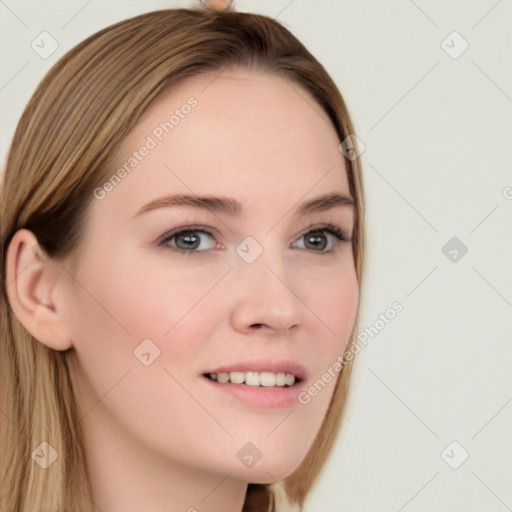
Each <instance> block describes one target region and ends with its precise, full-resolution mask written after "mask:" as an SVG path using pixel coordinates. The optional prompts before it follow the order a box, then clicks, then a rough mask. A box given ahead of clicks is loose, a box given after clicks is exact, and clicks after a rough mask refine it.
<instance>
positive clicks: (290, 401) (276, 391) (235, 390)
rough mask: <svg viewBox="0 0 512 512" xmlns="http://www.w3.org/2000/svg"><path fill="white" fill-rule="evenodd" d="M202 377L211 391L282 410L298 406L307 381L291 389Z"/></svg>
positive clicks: (298, 383) (251, 404) (260, 406)
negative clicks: (248, 384) (299, 396)
mask: <svg viewBox="0 0 512 512" xmlns="http://www.w3.org/2000/svg"><path fill="white" fill-rule="evenodd" d="M224 368H226V367H224ZM267 368H268V367H267ZM233 371H234V370H233ZM208 373H215V372H208ZM285 373H286V372H285ZM287 373H293V372H287ZM201 377H202V380H203V381H204V382H205V383H206V384H207V385H208V386H211V389H214V390H217V391H219V392H221V393H226V394H227V395H230V396H231V397H233V398H235V399H236V400H237V401H239V402H244V403H245V404H248V405H250V406H252V407H257V408H260V409H282V408H286V407H291V406H295V405H297V404H298V401H299V399H298V395H299V394H300V393H301V392H302V391H303V390H304V387H305V385H306V383H305V381H304V380H302V381H300V382H295V383H294V384H293V385H292V386H289V387H278V386H276V387H264V386H261V387H260V386H247V385H245V384H233V383H231V382H226V383H225V384H221V383H220V382H217V381H216V380H212V379H209V378H208V377H206V376H205V375H202V376H201Z"/></svg>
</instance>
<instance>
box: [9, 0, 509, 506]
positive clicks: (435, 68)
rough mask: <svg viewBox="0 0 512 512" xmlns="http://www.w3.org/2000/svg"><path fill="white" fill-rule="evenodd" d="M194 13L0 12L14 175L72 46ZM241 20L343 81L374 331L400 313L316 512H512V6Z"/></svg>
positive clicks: (430, 4)
mask: <svg viewBox="0 0 512 512" xmlns="http://www.w3.org/2000/svg"><path fill="white" fill-rule="evenodd" d="M193 5H195V2H193V1H163V0H158V1H157V0H153V1H135V0H132V1H129V0H123V1H114V0H112V1H105V0H104V1H101V0H90V1H86V0H67V1H21V0H16V1H15V0H2V1H1V2H0V38H1V42H2V46H1V67H0V69H1V78H0V108H1V124H0V127H1V139H0V144H1V147H0V152H1V158H2V167H3V163H4V161H5V155H6V153H7V148H8V146H9V143H10V140H11V138H12V135H13V132H14V129H15V125H16V123H17V121H18V119H19V116H20V115H21V112H22V109H23V108H24V106H25V104H26V103H27V101H28V99H29V97H30V96H31V94H32V93H33V91H34V89H35V87H36V85H37V84H38V82H39V81H40V80H41V78H42V77H43V75H44V74H45V73H46V71H47V70H48V69H49V68H50V67H51V66H52V65H53V64H54V63H55V62H56V60H58V58H59V57H60V56H62V55H63V54H64V53H65V52H66V51H67V50H68V49H70V48H71V47H72V46H74V45H76V44H77V43H78V42H80V41H81V40H83V39H84V38H85V37H87V36H89V35H91V34H92V33H94V32H96V31H97V30H99V29H101V28H103V27H106V26H108V25H110V24H112V23H114V22H117V21H120V20H122V19H126V18H129V17H131V16H134V15H137V14H140V13H143V12H148V11H151V10H156V9H162V8H167V7H190V6H193ZM236 8H237V10H240V11H250V12H256V13H262V14H266V15H268V16H272V17H274V18H277V19H278V21H280V22H281V23H283V24H284V25H285V26H287V27H288V28H289V29H290V30H291V31H292V32H293V33H294V34H295V35H296V36H297V37H298V38H299V39H300V40H301V41H302V42H303V43H304V44H305V45H306V46H307V48H308V49H309V50H310V51H311V52H312V53H313V54H314V55H315V56H316V57H317V58H318V59H319V60H320V61H321V62H322V63H323V64H324V66H325V67H326V69H327V70H328V71H329V72H330V73H331V75H332V77H333V78H334V80H335V81H336V83H337V84H338V86H339V88H340V90H341V92H342V94H343V96H344V98H345V101H346V102H347V104H348V107H349V110H350V112H351V115H352V117H353V121H354V124H355V130H356V133H357V135H358V137H359V138H360V139H361V140H362V141H363V143H364V145H365V151H364V153H363V154H362V155H361V156H360V158H361V159H362V163H363V169H364V185H365V191H366V202H367V203H366V204H367V210H366V211H367V213H366V221H367V268H366V275H365V279H366V285H365V286H366V287H365V289H364V291H363V308H362V315H361V325H360V331H363V330H364V329H365V328H367V327H370V326H374V327H375V326H377V327H379V326H380V324H376V321H377V320H378V319H379V314H381V313H384V312H385V311H386V310H387V309H388V308H390V306H391V305H392V304H393V303H394V302H395V301H399V302H400V303H401V304H402V305H403V311H402V312H401V313H399V314H397V315H396V317H395V318H394V319H393V320H392V321H391V322H389V323H388V324H386V325H385V327H384V328H381V329H377V330H378V334H377V335H374V336H373V337H369V340H370V341H369V343H368V345H367V346H366V348H364V350H363V351H362V352H361V353H360V354H359V355H358V372H357V375H356V381H355V384H356V388H355V389H356V395H355V400H354V401H353V403H352V404H351V408H350V420H349V423H348V424H347V427H346V430H345V433H344V436H343V437H342V438H340V440H339V442H338V444H337V446H336V450H335V451H334V452H333V455H332V457H331V458H330V460H329V464H328V465H327V466H326V468H325V471H324V473H323V474H322V477H321V479H320V480H319V482H318V485H317V486H316V487H315V489H314V491H313V493H312V494H311V496H310V499H309V500H308V502H307V503H306V506H305V508H304V510H306V511H307V512H320V511H322V512H330V511H343V512H363V511H364V512H370V511H371V512H374V511H375V512H388V511H396V512H401V511H405V512H413V511H415V512H426V511H428V512H432V511H436V512H438V511H439V512H460V511H462V510H464V511H465V512H472V511H475V512H476V511H479V512H481V511H485V512H502V511H506V510H512V486H511V485H510V478H511V475H512V441H511V432H512V428H511V427H512V379H511V376H510V375H511V366H512V365H511V361H512V358H511V356H512V349H511V341H512V272H511V271H510V268H511V264H512V172H511V164H512V157H511V155H510V147H511V144H510V140H511V137H512V124H511V122H510V119H511V114H512V71H511V66H510V63H511V62H512V32H511V30H510V27H511V26H512V2H511V1H510V0H500V1H495V0H490V1H468V0H465V1H420V0H415V1H412V0H395V1H379V0H366V1H365V0H359V1H356V0H353V1H349V0H339V1H337V0H323V1H319V0H316V1H313V0H307V1H306V0H292V1H290V0H282V1H281V0H279V1H278V0H267V1H264V0H260V1H238V2H237V3H236ZM44 31H47V32H48V33H50V34H51V36H52V37H53V38H54V39H55V40H56V41H57V42H58V45H59V47H58V49H57V50H56V51H55V52H54V53H53V54H52V55H51V56H50V57H48V58H46V59H43V58H41V57H40V56H39V55H38V54H37V53H36V52H35V51H34V50H33V49H32V47H31V43H32V41H34V40H36V39H37V38H38V37H39V35H40V34H41V33H42V32H44ZM453 32H457V33H458V35H457V34H453ZM443 41H444V42H443ZM466 44H467V45H468V47H467V49H466V50H465V51H463V52H462V50H464V48H465V46H466ZM459 54H460V55H459ZM454 237H456V240H454V241H452V242H450V244H454V245H448V246H447V247H446V248H445V245H446V244H447V243H448V242H449V241H450V240H451V239H452V238H454ZM462 244H463V245H462ZM464 246H465V247H466V248H467V252H466V253H465V254H463V252H464V250H463V247H464ZM443 248H444V250H443ZM454 250H455V251H456V253H455V252H453V251H454ZM454 259H455V261H454ZM454 442H455V444H453V443H454ZM466 455H467V459H466V460H465V461H464V458H465V457H466Z"/></svg>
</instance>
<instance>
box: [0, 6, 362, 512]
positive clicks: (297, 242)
mask: <svg viewBox="0 0 512 512" xmlns="http://www.w3.org/2000/svg"><path fill="white" fill-rule="evenodd" d="M352 133H353V129H352V124H351V121H350V118H349V115H348V111H347V109H346V107H345V104H344V102H343V99H342V97H341V95H340V93H339V92H338V90H337V88H336V86H335V84H334V83H333V81H332V80H331V79H330V77H329V76H328V74H327V73H326V71H325V70H324V68H323V67H322V66H321V65H320V64H319V63H318V61H317V60H316V59H315V58H314V57H313V56H312V55H311V54H310V53H309V52H308V51H307V50H306V49H305V48H304V46H303V45H302V44H301V43H300V42H299V41H298V40H297V39H296V38H295V37H294V36H292V35H291V34H290V33H289V31H288V30H286V29H285V28H284V27H282V26H281V25H280V24H279V23H277V22H276V21H275V20H272V19H270V18H267V17H264V16H258V15H254V14H247V13H237V12H226V13H223V14H215V13H207V12H202V11H194V10H184V9H180V10H165V11H159V12H152V13H148V14H145V15H141V16H138V17H135V18H133V19H129V20H126V21H123V22H120V23H117V24H116V25H113V26H111V27H108V28H106V29H103V30H101V31H100V32H98V33H96V34H94V35H93V36H91V37H89V38H88V39H87V40H85V41H83V42H82V43H81V44H79V45H78V46H76V47H75V48H73V49H72V50H71V51H70V52H68V53H67V54H66V55H64V56H63V57H62V58H61V59H60V60H59V61H58V62H57V63H56V64H55V66H54V67H53V68H52V69H51V70H50V71H49V73H48V74H47V76H46V77H45V78H44V79H43V81H42V82H41V84H40V85H39V87H38V88H37V90H36V92H35V93H34V95H33V97H32V99H31V100H30V102H29V104H28V105H27V107H26V110H25V112H24V114H23V116H22V118H21V120H20V122H19V125H18V127H17V130H16V133H15V136H14V139H13V142H12V146H11V148H10V152H9V155H8V160H7V166H6V170H5V174H4V177H3V183H2V189H1V204H2V205H3V206H4V213H3V214H2V218H1V240H2V256H1V257H2V278H3V286H2V294H3V299H4V300H3V301H2V304H1V319H2V323H1V328H2V342H1V350H2V352H1V358H0V361H1V363H0V364H1V366H0V379H1V386H2V391H1V396H2V403H1V411H2V413H3V414H2V415H1V418H2V422H1V431H0V432H1V434H0V448H1V449H0V453H1V460H0V466H1V473H0V475H1V477H0V478H1V480H0V484H1V487H0V488H1V489H2V496H1V497H0V509H1V510H5V511H11V510H12V511H15V510H16V511H25V510H26V511H28V510H45V511H70V510H73V511H80V512H82V511H83V512H85V511H92V510H103V511H109V512H113V511H117V510H122V511H124V512H129V511H130V510H148V511H149V510H151V511H160V510H162V511H163V510H165V511H174V510H189V511H193V510H198V511H201V510H208V511H217V510H219V511H220V510H222V511H240V510H244V511H249V510H254V511H256V510H257V511H271V510H275V511H282V510H289V509H291V508H292V507H297V506H301V505H302V504H303V503H304V501H305V498H306V496H307V494H308V492H309V491H310V489H311V487H312V485H313V483H314V481H315V479H316V477H317V476H318V474H319V472H320V470H321V468H322V466H323V464H324V462H325V461H326V459H327V456H328V454H329V452H330V450H331V448H332V446H333V443H334V441H335V439H336V435H337V432H338V430H339V426H340V422H341V420H342V418H343V411H344V410H345V404H346V401H347V397H348V391H349V380H350V372H351V367H352V366H351V365H352V359H351V358H344V357H343V354H347V353H348V352H347V345H348V342H349V340H350V339H351V338H352V336H353V333H355V332H356V329H357V317H358V311H359V300H360V291H361V284H362V269H363V183H362V178H361V171H360V168H359V162H358V159H357V158H353V157H352V155H353V154H354V152H349V151H347V145H350V148H349V149H350V150H351V149H354V151H355V154H357V148H353V144H354V142H353V138H352V136H351V134H352ZM342 150H343V151H342ZM345 154H347V155H349V157H348V158H347V157H345Z"/></svg>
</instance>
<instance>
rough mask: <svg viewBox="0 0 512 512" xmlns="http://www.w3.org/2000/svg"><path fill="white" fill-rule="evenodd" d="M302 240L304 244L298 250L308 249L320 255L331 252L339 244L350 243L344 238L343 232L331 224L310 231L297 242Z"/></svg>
mask: <svg viewBox="0 0 512 512" xmlns="http://www.w3.org/2000/svg"><path fill="white" fill-rule="evenodd" d="M326 233H327V234H328V235H330V237H329V236H327V235H326ZM333 237H334V238H333ZM303 239H304V240H305V243H303V244H302V247H299V248H300V249H310V250H312V251H313V252H318V253H320V254H322V253H329V252H332V251H333V250H334V246H335V245H337V244H338V243H339V242H350V239H349V237H348V236H345V234H344V233H343V231H342V230H341V229H340V228H338V227H337V226H334V225H333V224H327V225H324V226H318V227H316V228H313V229H310V230H309V231H308V232H307V233H304V234H303V235H302V236H301V237H300V238H299V240H303Z"/></svg>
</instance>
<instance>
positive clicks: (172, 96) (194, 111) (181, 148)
mask: <svg viewBox="0 0 512 512" xmlns="http://www.w3.org/2000/svg"><path fill="white" fill-rule="evenodd" d="M339 143H340V141H339V139H338V136H337V134H336V131H335V129H334V127H333V126H332V123H331V121H330V120H329V118H328V116H327V115H326V114H325V112H324V111H323V110H322V109H321V107H320V106H319V105H318V103H317V102H316V101H315V100H314V98H313V97H312V96H311V95H310V94H309V93H308V92H307V91H305V90H304V89H302V88H301V87H300V86H298V85H297V84H295V83H292V82H290V81H289V80H288V79H284V78H282V77H280V76H278V75H275V74H261V73H255V72H249V71H243V70H230V71H224V72H222V73H221V74H218V73H217V74H204V75H200V76H198V77H194V78H193V79H189V80H187V81H185V82H183V83H182V84H180V85H179V86H178V87H176V88H174V89H173V90H172V91H171V92H168V93H165V94H164V95H162V96H161V97H160V98H159V99H158V100H157V101H156V102H155V103H154V104H153V105H152V106H151V107H150V109H149V110H148V111H147V112H146V113H145V114H144V115H143V117H142V118H141V119H140V120H139V121H138V123H137V125H136V126H135V128H134V129H133V130H132V132H131V133H130V135H129V136H128V137H127V138H126V140H125V142H124V144H123V146H122V150H121V151H120V153H119V155H118V161H117V162H116V164H117V167H116V168H121V167H122V166H124V167H125V169H126V170H127V171H128V172H125V173H123V174H124V175H126V176H125V177H124V178H123V179H122V181H121V183H119V184H118V185H116V186H115V190H113V191H112V192H110V193H109V195H108V196H107V197H108V199H109V202H110V201H116V200H119V201H121V199H122V204H120V208H121V210H119V211H120V212H121V211H124V210H126V213H129V214H130V215H133V214H134V213H135V211H136V210H138V209H139V208H140V207H141V206H142V205H143V203H144V202H149V201H151V200H153V199H155V198H156V197H158V196H159V195H163V194H165V193H169V194H170V193H176V192H184V193H185V192H186V193H194V194H211V195H223V196H232V197H236V198H237V199H238V200H239V201H240V202H242V203H246V204H247V205H248V206H250V205H253V206H257V205H258V204H259V203H261V201H262V200H265V203H266V204H274V205H275V206H276V207H277V208H278V209H279V208H282V209H285V207H286V201H284V199H285V198H289V199H288V201H290V202H291V203H294V202H297V201H298V200H299V199H300V198H301V197H303V196H305V195H307V194H308V193H311V195H312V196H314V195H319V194H321V193H326V192H332V191H336V192H344V193H345V194H347V195H348V194H349V186H348V179H347V172H346V163H345V159H344V157H343V155H342V153H341V152H340V151H339V150H338V146H339ZM144 147H147V148H149V149H143V148H144ZM142 153H144V156H142V157H141V154H142ZM128 210H129V211H128Z"/></svg>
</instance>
